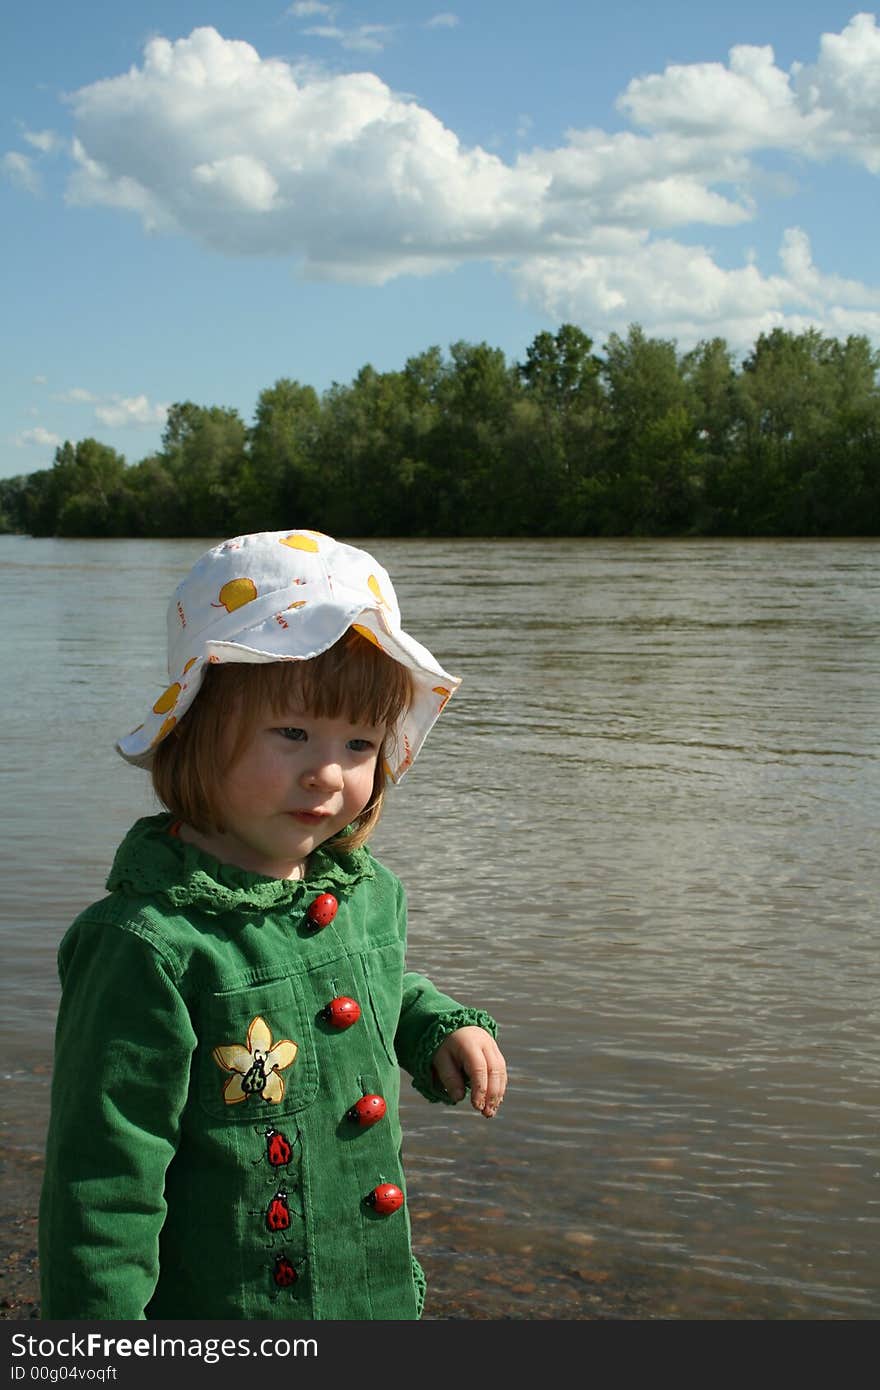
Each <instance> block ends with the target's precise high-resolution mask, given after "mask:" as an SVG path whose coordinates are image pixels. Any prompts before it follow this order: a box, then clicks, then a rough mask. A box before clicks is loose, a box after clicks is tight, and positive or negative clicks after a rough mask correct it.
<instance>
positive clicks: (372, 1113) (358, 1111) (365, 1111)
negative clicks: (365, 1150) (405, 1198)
mask: <svg viewBox="0 0 880 1390" xmlns="http://www.w3.org/2000/svg"><path fill="white" fill-rule="evenodd" d="M387 1109H388V1107H387V1105H386V1104H385V1102H384V1100H383V1099H382V1097H381V1096H361V1098H360V1100H359V1101H358V1102H357V1103H356V1104H355V1105H353V1106H352V1107H351V1109H350V1110H349V1112H348V1118H349V1119H350V1120H352V1121H353V1122H354V1124H356V1125H360V1126H361V1128H362V1129H369V1127H370V1125H376V1124H378V1123H379V1121H380V1120H382V1119H384V1118H385V1112H386V1111H387ZM395 1191H397V1189H396V1188H395Z"/></svg>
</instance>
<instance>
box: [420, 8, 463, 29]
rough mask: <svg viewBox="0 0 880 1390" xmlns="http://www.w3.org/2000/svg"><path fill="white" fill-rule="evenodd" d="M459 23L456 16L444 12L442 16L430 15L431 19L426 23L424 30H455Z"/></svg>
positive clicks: (446, 11)
mask: <svg viewBox="0 0 880 1390" xmlns="http://www.w3.org/2000/svg"><path fill="white" fill-rule="evenodd" d="M459 22H460V21H459V18H458V15H457V14H450V12H449V11H448V10H444V11H443V12H442V14H435V15H432V17H431V18H430V19H429V20H427V21H426V23H425V28H426V29H455V28H456V26H457V25H458V24H459Z"/></svg>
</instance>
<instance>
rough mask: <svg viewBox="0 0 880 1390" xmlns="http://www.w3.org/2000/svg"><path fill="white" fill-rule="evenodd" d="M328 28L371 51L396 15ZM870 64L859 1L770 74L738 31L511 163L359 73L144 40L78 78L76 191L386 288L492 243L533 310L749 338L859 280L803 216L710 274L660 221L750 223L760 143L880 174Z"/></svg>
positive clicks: (833, 298)
mask: <svg viewBox="0 0 880 1390" xmlns="http://www.w3.org/2000/svg"><path fill="white" fill-rule="evenodd" d="M331 11H332V13H331ZM289 12H290V13H291V14H294V16H295V17H297V18H305V17H314V16H316V15H318V14H319V11H318V9H317V8H316V7H315V6H312V5H311V4H309V5H308V6H307V5H306V4H299V5H294V6H292V7H291V10H290V11H289ZM334 15H335V10H333V7H331V6H327V7H325V9H322V10H321V11H320V17H321V18H326V19H329V20H331V21H332V20H333V17H334ZM439 18H440V16H434V19H435V20H437V19H439ZM435 27H441V26H440V25H439V24H438V25H435ZM319 31H320V32H321V33H322V34H323V35H324V36H326V37H328V38H330V37H332V38H334V39H336V40H337V41H339V42H340V43H342V42H344V41H345V42H353V41H361V42H362V43H366V44H367V45H369V44H370V43H372V44H374V45H377V46H381V44H382V43H383V42H384V41H385V40H386V37H387V35H388V34H389V33H390V30H389V29H388V27H387V26H380V25H362V26H360V28H359V29H358V30H344V29H341V28H338V26H337V25H336V24H335V23H334V22H330V23H327V24H323V25H317V26H315V28H314V32H316V33H317V32H319ZM358 35H359V36H360V39H359V40H358V39H357V36H358ZM352 36H354V39H353V38H352ZM878 71H880V31H878V29H877V25H876V22H875V20H874V19H873V18H872V16H870V15H857V16H856V17H855V18H854V19H853V20H851V22H850V23H849V24H848V25H847V26H846V28H845V29H844V30H843V31H842V33H840V34H837V35H827V34H826V35H824V36H823V37H822V40H821V42H820V45H819V51H818V56H817V60H816V62H815V63H814V64H813V65H812V66H809V67H807V66H802V65H801V66H798V65H794V66H793V67H792V69H791V70H790V71H788V72H785V71H783V70H782V69H781V68H779V67H778V66H777V65H776V62H775V58H774V55H773V52H772V50H771V49H769V48H766V47H764V48H758V47H753V46H748V45H740V46H738V47H736V48H734V49H732V50H731V52H730V54H729V56H728V61H727V63H697V64H690V65H687V66H684V65H679V66H671V67H668V68H667V69H666V70H665V71H664V72H662V73H659V74H653V75H648V76H645V77H640V78H638V79H635V80H634V81H633V82H631V83H630V84H629V86H628V87H627V89H626V91H625V92H624V93H623V95H622V96H621V98H620V103H619V104H620V109H621V110H622V111H624V112H625V113H626V114H627V115H628V116H629V117H630V118H631V120H632V122H633V123H634V126H635V127H636V128H635V129H632V130H625V131H620V132H616V133H608V132H606V131H603V130H601V129H585V130H572V131H570V132H568V134H567V136H566V139H565V141H564V143H562V144H560V145H559V146H557V147H556V148H551V149H542V148H534V149H531V150H529V151H527V152H524V153H522V154H521V155H520V156H519V157H518V158H517V159H516V160H515V161H512V162H505V161H504V160H502V159H501V158H500V157H498V156H497V155H495V154H493V153H489V152H487V151H486V150H484V149H482V148H481V147H480V146H473V147H466V146H464V145H462V143H461V142H460V141H459V139H458V137H457V136H456V134H455V133H454V132H453V131H451V130H450V129H449V128H448V127H446V126H444V125H443V123H442V122H441V121H440V120H438V119H437V117H436V116H434V115H433V114H432V112H430V111H428V110H426V109H425V108H424V107H422V106H419V105H418V103H417V102H416V101H414V100H410V99H407V98H404V97H402V96H400V95H399V94H396V93H394V92H393V91H392V90H391V89H390V88H388V87H387V86H386V84H385V83H384V82H382V81H381V79H380V78H379V77H377V76H376V75H375V74H373V73H370V72H354V73H345V74H341V75H340V74H325V73H320V72H309V71H307V70H306V71H303V70H301V69H295V68H293V67H292V66H291V65H290V64H289V63H286V62H284V61H281V60H279V59H264V58H262V57H261V56H260V55H259V54H258V53H257V51H256V50H255V49H254V48H253V47H252V46H251V45H249V44H247V43H244V42H242V41H238V40H227V39H225V38H223V37H222V36H221V35H220V34H218V33H217V32H216V30H214V29H211V28H202V29H196V30H194V31H193V33H192V34H190V35H189V37H188V38H183V39H179V40H177V41H176V42H171V41H169V40H167V39H165V38H154V39H152V40H150V42H149V43H148V44H147V45H146V48H145V50H144V57H143V62H142V64H141V66H140V67H137V66H135V67H132V68H131V69H130V70H129V71H128V72H127V73H125V74H124V75H121V76H118V77H113V78H109V79H106V80H104V81H101V82H96V83H94V84H92V85H91V86H88V87H84V88H82V89H81V90H80V91H79V92H77V93H75V94H74V96H73V97H72V98H71V101H72V107H73V112H74V117H75V121H76V139H75V141H74V145H73V155H74V160H75V171H74V173H73V175H72V177H71V180H70V183H69V189H68V196H69V198H70V199H71V200H72V201H74V202H78V203H82V204H96V203H97V204H105V205H110V206H114V207H118V208H121V209H125V210H127V211H130V212H133V213H135V214H136V215H137V216H139V217H140V218H141V220H142V222H143V224H144V226H145V227H146V228H147V229H148V230H150V231H168V232H175V233H178V234H182V235H186V236H189V237H192V238H194V239H195V240H197V241H199V242H201V243H202V244H204V245H206V246H208V247H211V248H213V249H215V250H218V251H222V252H225V253H227V254H238V255H276V256H284V257H290V258H292V259H294V260H296V261H297V262H299V263H300V264H301V265H302V267H303V269H304V272H305V273H306V274H307V275H310V276H313V277H317V276H324V277H328V278H335V279H342V280H352V281H358V282H361V283H377V284H378V283H382V282H384V281H386V280H388V279H390V278H391V277H393V276H395V275H400V274H414V273H415V274H424V273H430V272H433V271H437V270H442V269H445V268H449V267H453V266H456V265H459V264H461V263H462V262H463V261H465V260H472V259H483V260H488V261H490V262H493V263H494V264H496V265H499V266H501V267H503V268H505V269H507V270H508V271H509V272H510V273H511V274H512V275H513V276H514V277H515V280H516V283H517V285H518V286H519V288H520V291H521V292H522V293H524V294H527V295H528V296H529V298H530V299H531V300H532V301H533V302H534V303H536V304H539V305H540V306H541V307H542V308H544V309H546V310H547V311H548V312H554V313H556V312H566V313H567V314H568V315H569V316H575V314H576V313H579V314H580V317H581V318H586V319H588V320H590V321H592V322H595V320H596V317H597V316H598V317H600V320H601V321H603V322H604V321H610V320H611V319H612V318H614V317H615V316H616V315H617V314H618V313H619V314H620V315H621V316H622V318H623V320H624V321H626V320H627V319H628V320H629V321H632V320H633V319H634V318H638V319H640V321H642V322H644V323H645V324H646V325H650V324H654V323H657V324H661V323H662V324H667V323H669V324H671V323H682V324H685V323H686V324H689V325H690V326H691V328H692V329H693V328H694V327H695V326H698V325H699V324H703V323H705V324H710V323H711V324H713V325H714V326H715V331H718V332H721V331H725V329H726V328H728V327H732V328H733V329H734V330H738V328H739V327H741V328H742V330H743V332H744V333H745V334H746V336H748V334H749V333H751V332H752V329H751V327H749V328H748V329H746V324H747V323H748V324H749V325H751V324H754V323H770V322H771V321H773V316H774V315H775V316H776V321H785V322H790V321H792V317H793V316H794V318H796V317H797V316H798V315H800V314H805V315H807V314H810V313H813V312H824V313H825V315H826V318H827V317H828V316H830V315H831V313H832V310H840V312H841V313H849V314H856V315H858V314H859V313H861V312H862V311H863V310H864V312H865V313H867V314H868V315H869V317H870V314H871V313H873V312H874V311H873V304H872V301H871V300H870V296H871V294H872V293H873V291H870V290H869V289H868V288H867V287H865V286H861V287H855V288H853V287H852V286H851V287H850V289H849V290H845V282H842V281H841V282H836V281H835V282H832V280H831V279H829V277H823V276H822V275H821V274H820V273H819V271H818V270H816V269H815V267H812V261H811V260H810V258H809V249H808V247H807V250H806V253H805V252H804V246H803V243H802V242H800V241H799V240H798V236H799V235H800V234H798V233H794V232H793V233H792V234H791V235H790V237H789V239H788V240H787V241H786V243H785V245H784V247H783V250H782V253H781V259H780V264H779V268H778V271H776V272H774V273H772V274H762V273H761V272H759V271H758V269H757V268H756V267H755V266H750V265H743V266H742V267H739V268H734V269H725V268H723V267H722V266H720V265H718V264H717V263H716V261H715V259H714V258H713V253H712V251H711V250H710V249H709V248H708V247H706V246H703V245H697V246H693V245H686V244H685V243H684V242H683V241H676V240H673V239H672V236H671V235H670V234H671V233H673V232H674V231H675V230H676V229H688V232H689V236H688V239H689V240H692V239H693V236H692V229H693V228H694V227H699V226H702V227H732V226H737V225H741V224H745V223H747V222H748V221H749V220H750V219H752V218H754V217H755V215H756V210H757V196H758V195H759V193H760V190H761V188H762V186H763V181H764V180H765V178H766V176H765V175H764V172H763V171H762V169H761V166H760V155H761V153H762V152H763V151H766V150H782V151H787V152H789V153H792V154H797V156H798V157H799V158H800V159H804V158H808V159H826V158H830V157H832V156H835V155H843V156H845V157H847V158H849V159H852V160H856V161H857V162H859V163H860V164H862V165H863V166H864V167H865V168H866V169H868V170H870V171H872V172H875V171H876V172H880V164H878V161H880V141H878V131H880V84H878V82H877V78H876V74H877V72H878ZM805 254H806V256H807V260H808V261H809V267H810V268H808V267H807V265H806V263H805V262H804V260H803V258H804V255H805ZM799 257H800V261H799V260H798V258H799ZM817 277H818V279H817ZM835 285H836V286H837V287H836V288H835ZM555 306H559V309H557V308H556V307H555ZM603 316H604V317H603ZM731 336H734V334H733V333H732V334H731ZM108 408H109V407H108Z"/></svg>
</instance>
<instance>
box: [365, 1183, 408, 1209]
mask: <svg viewBox="0 0 880 1390" xmlns="http://www.w3.org/2000/svg"><path fill="white" fill-rule="evenodd" d="M403 1200H404V1198H403V1193H402V1192H401V1190H400V1188H399V1187H395V1186H394V1183H393V1182H380V1184H379V1186H378V1187H374V1188H373V1190H372V1192H371V1193H370V1195H369V1196H368V1197H367V1202H368V1203H369V1205H370V1206H371V1207H372V1208H373V1210H374V1211H377V1212H379V1214H380V1215H381V1216H390V1215H391V1213H392V1212H393V1211H397V1210H398V1209H399V1208H400V1207H402V1206H403Z"/></svg>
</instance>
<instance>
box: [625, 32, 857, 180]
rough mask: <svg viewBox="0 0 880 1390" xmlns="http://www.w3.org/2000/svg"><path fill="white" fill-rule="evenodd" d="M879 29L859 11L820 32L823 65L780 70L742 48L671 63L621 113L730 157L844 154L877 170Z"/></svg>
mask: <svg viewBox="0 0 880 1390" xmlns="http://www.w3.org/2000/svg"><path fill="white" fill-rule="evenodd" d="M878 73H880V29H878V27H877V21H876V19H875V17H874V16H873V15H870V14H857V15H855V16H854V18H853V19H851V20H850V22H849V24H848V25H847V26H846V28H845V29H844V30H843V32H842V33H840V34H823V35H822V37H821V40H820V43H819V56H818V59H817V61H816V62H815V63H814V64H812V65H810V66H804V65H803V64H801V63H795V64H793V65H792V68H791V70H790V72H787V73H786V72H783V70H782V69H781V68H778V67H777V66H776V62H775V59H774V54H773V49H772V48H770V47H761V48H758V47H754V46H752V45H748V44H739V45H737V46H736V47H735V48H732V49H731V50H730V54H729V63H728V65H727V66H725V65H724V64H723V63H691V64H689V65H687V66H682V65H672V66H670V67H667V68H666V69H665V71H664V72H662V73H655V74H652V75H650V76H648V77H639V78H635V79H634V80H633V81H632V82H630V84H629V86H628V87H627V89H626V91H625V92H624V93H623V95H622V96H621V97H620V98H619V100H618V106H619V108H620V109H621V110H622V111H625V112H626V113H627V115H629V116H630V117H631V118H632V119H633V121H635V122H636V124H638V125H641V126H646V127H648V128H650V129H651V130H653V131H662V132H665V133H667V134H674V135H678V136H679V137H681V138H685V139H687V138H693V137H697V138H699V139H700V140H701V141H706V142H708V143H710V144H711V145H712V146H713V147H718V148H721V149H725V150H739V151H747V150H759V149H765V150H767V149H780V150H787V151H791V152H797V153H799V154H801V155H806V156H807V157H809V158H813V159H822V158H827V157H829V156H831V155H835V154H844V155H847V156H849V157H850V158H851V159H853V160H855V161H856V162H858V163H861V164H864V165H865V167H866V168H867V169H869V170H870V171H871V172H872V173H875V174H876V173H880V79H878Z"/></svg>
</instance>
